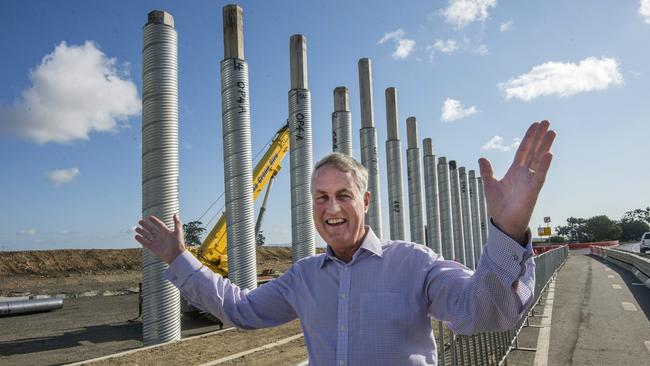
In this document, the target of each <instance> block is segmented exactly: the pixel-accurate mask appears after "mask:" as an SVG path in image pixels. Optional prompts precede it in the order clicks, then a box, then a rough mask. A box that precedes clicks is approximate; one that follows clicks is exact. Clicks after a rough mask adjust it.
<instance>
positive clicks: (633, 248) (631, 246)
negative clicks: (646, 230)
mask: <svg viewBox="0 0 650 366" xmlns="http://www.w3.org/2000/svg"><path fill="white" fill-rule="evenodd" d="M640 246H641V243H628V244H622V245H620V246H619V247H618V249H623V250H627V251H630V252H635V253H638V252H639V249H640Z"/></svg>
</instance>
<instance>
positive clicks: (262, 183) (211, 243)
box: [188, 123, 290, 276]
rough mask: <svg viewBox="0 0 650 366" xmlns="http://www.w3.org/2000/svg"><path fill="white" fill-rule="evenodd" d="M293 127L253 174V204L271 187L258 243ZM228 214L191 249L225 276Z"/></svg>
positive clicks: (274, 142)
mask: <svg viewBox="0 0 650 366" xmlns="http://www.w3.org/2000/svg"><path fill="white" fill-rule="evenodd" d="M289 137H290V136H289V124H288V123H287V124H285V125H284V126H282V127H281V128H280V129H279V130H278V132H276V134H275V136H274V137H273V140H272V141H271V144H270V146H269V148H268V150H267V151H266V153H265V154H264V156H263V157H262V158H261V159H260V161H259V162H258V163H257V165H255V169H254V170H253V182H252V183H253V202H254V201H255V200H257V197H258V196H259V194H260V193H261V192H262V190H263V189H264V187H267V186H268V188H267V191H266V195H265V197H264V204H263V205H262V208H261V209H260V214H259V216H258V219H257V224H256V225H255V231H256V232H255V239H256V240H257V231H258V230H259V225H260V223H261V219H262V216H263V215H264V210H265V207H264V206H265V204H266V198H267V197H268V193H269V190H270V189H271V183H272V181H273V178H275V176H276V175H277V174H278V172H279V171H280V168H281V165H280V163H282V159H284V156H285V155H286V154H287V152H288V151H289ZM226 214H227V212H225V211H224V212H223V213H222V214H221V216H220V217H219V219H218V220H217V223H216V224H215V225H214V227H213V228H212V230H211V231H210V233H209V234H208V236H206V237H205V239H204V240H203V243H202V244H201V246H195V247H190V248H188V250H189V251H190V252H191V253H192V254H194V256H195V257H196V258H198V259H199V261H201V263H203V264H204V265H205V266H207V267H208V268H210V269H211V270H212V271H213V272H215V273H218V274H220V275H222V276H227V275H228V252H227V247H228V240H227V237H226Z"/></svg>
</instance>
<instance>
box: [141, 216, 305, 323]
mask: <svg viewBox="0 0 650 366" xmlns="http://www.w3.org/2000/svg"><path fill="white" fill-rule="evenodd" d="M139 224H140V227H138V228H136V233H137V235H136V237H135V239H136V240H137V241H138V242H139V243H140V244H142V246H144V247H145V248H147V249H149V250H151V251H152V252H153V253H154V254H155V255H156V256H157V257H158V258H160V259H161V260H162V261H164V262H166V263H167V264H169V265H170V267H169V269H167V270H166V271H165V276H166V278H167V279H168V280H169V281H170V282H172V284H174V286H176V287H177V288H178V289H179V290H180V291H181V293H182V294H183V296H184V297H185V299H186V300H188V302H189V303H190V304H192V305H193V306H195V307H197V308H199V309H201V310H204V311H207V312H210V313H212V314H213V315H215V316H216V317H218V318H219V319H221V320H222V321H223V322H224V323H225V324H233V325H235V326H237V327H240V328H245V329H254V328H263V327H270V326H275V325H279V324H282V323H285V322H288V321H290V320H292V319H295V318H296V314H295V312H294V310H293V307H292V306H291V304H290V301H291V300H290V299H291V289H292V288H293V284H292V281H294V279H295V278H296V277H295V276H294V275H293V271H292V270H289V271H287V272H286V273H285V274H284V275H282V276H281V277H280V278H278V279H276V280H273V281H271V282H269V283H267V284H265V285H263V286H261V287H259V288H257V289H255V290H253V291H248V290H242V289H240V288H239V287H238V286H236V285H234V284H232V283H231V282H230V281H229V280H228V279H225V278H223V277H221V276H220V275H218V274H216V273H214V272H212V271H211V270H210V269H209V268H207V267H205V266H204V265H203V264H201V262H199V261H198V260H197V259H196V258H195V257H194V256H193V255H192V254H191V253H190V252H188V251H187V250H185V242H184V236H183V225H182V224H181V221H180V219H179V218H178V215H174V229H173V230H170V229H169V228H168V227H167V226H166V225H165V224H164V223H163V222H162V221H161V220H160V219H158V218H157V217H155V216H151V217H148V218H146V219H144V220H140V222H139Z"/></svg>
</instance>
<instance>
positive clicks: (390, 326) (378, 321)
mask: <svg viewBox="0 0 650 366" xmlns="http://www.w3.org/2000/svg"><path fill="white" fill-rule="evenodd" d="M360 305H361V309H360V310H361V311H360V319H359V322H360V333H361V337H362V339H365V340H372V342H369V343H370V345H369V346H371V348H373V349H376V348H381V347H386V346H391V345H393V346H394V345H395V344H396V342H397V343H399V342H400V340H401V339H403V335H404V331H405V329H406V328H408V326H407V322H408V314H407V313H406V305H405V299H404V295H403V294H400V293H397V292H374V293H365V294H361V303H360Z"/></svg>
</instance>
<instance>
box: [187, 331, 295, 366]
mask: <svg viewBox="0 0 650 366" xmlns="http://www.w3.org/2000/svg"><path fill="white" fill-rule="evenodd" d="M302 336H303V335H302V333H301V334H296V335H294V336H291V337H288V338H284V339H281V340H279V341H277V342H273V343H269V344H265V345H263V346H261V347H257V348H253V349H249V350H248V351H244V352H239V353H235V354H234V355H230V356H227V357H224V358H220V359H218V360H214V361H211V362H206V363H204V364H201V365H199V366H213V365H218V364H222V363H224V362H228V361H232V360H236V359H238V358H242V357H244V356H247V355H250V354H251V353H255V352H259V351H263V350H267V349H269V348H273V347H277V346H281V345H283V344H286V343H289V342H291V341H294V340H296V339H299V338H302Z"/></svg>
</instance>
